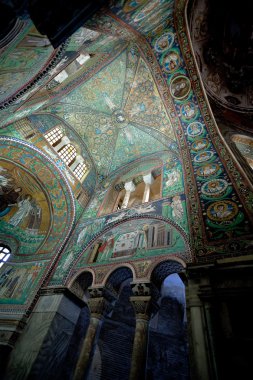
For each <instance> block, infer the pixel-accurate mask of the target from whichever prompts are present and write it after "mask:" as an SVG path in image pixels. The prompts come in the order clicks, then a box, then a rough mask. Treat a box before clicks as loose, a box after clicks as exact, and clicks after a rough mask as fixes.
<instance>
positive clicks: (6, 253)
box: [0, 245, 11, 268]
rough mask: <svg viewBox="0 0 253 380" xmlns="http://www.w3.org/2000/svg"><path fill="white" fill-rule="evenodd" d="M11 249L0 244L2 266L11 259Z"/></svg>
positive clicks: (0, 264) (0, 263)
mask: <svg viewBox="0 0 253 380" xmlns="http://www.w3.org/2000/svg"><path fill="white" fill-rule="evenodd" d="M10 255H11V250H10V249H9V248H8V247H6V246H5V247H4V246H2V245H0V268H1V267H2V266H3V265H4V263H5V262H6V261H7V260H8V259H9V257H10Z"/></svg>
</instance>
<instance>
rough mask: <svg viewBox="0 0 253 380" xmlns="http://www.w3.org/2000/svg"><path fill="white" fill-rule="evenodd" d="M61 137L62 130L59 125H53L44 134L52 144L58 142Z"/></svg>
mask: <svg viewBox="0 0 253 380" xmlns="http://www.w3.org/2000/svg"><path fill="white" fill-rule="evenodd" d="M62 137H63V131H62V129H61V128H59V127H55V128H54V129H51V131H49V132H48V133H46V134H45V138H46V139H47V141H48V142H49V143H50V144H51V145H54V144H55V143H56V142H58V141H59V140H60V139H61V138H62Z"/></svg>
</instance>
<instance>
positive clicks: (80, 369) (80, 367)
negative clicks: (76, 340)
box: [74, 316, 100, 380]
mask: <svg viewBox="0 0 253 380" xmlns="http://www.w3.org/2000/svg"><path fill="white" fill-rule="evenodd" d="M99 322H100V319H99V318H97V317H92V316H91V318H90V324H89V327H88V330H87V333H86V336H85V338H84V341H83V345H82V349H81V352H80V355H79V359H78V362H77V365H76V370H75V374H74V380H81V379H83V378H84V374H85V371H86V369H87V367H88V364H89V358H90V353H91V349H92V346H93V342H94V338H95V335H96V331H97V327H98V324H99Z"/></svg>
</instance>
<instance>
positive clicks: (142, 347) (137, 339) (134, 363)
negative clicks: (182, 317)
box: [130, 283, 151, 380]
mask: <svg viewBox="0 0 253 380" xmlns="http://www.w3.org/2000/svg"><path fill="white" fill-rule="evenodd" d="M149 285H150V284H144V283H141V284H132V291H133V294H134V295H133V296H132V297H130V301H131V302H132V304H133V307H134V310H135V314H136V327H135V335H134V345H133V352H132V360H131V371H130V380H138V379H144V376H145V366H146V353H147V335H148V322H149V312H148V311H149V304H150V299H151V296H150V287H149Z"/></svg>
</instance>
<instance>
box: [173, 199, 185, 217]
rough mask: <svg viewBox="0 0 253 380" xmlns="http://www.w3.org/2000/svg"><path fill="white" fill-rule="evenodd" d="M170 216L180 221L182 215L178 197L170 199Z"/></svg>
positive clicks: (181, 205)
mask: <svg viewBox="0 0 253 380" xmlns="http://www.w3.org/2000/svg"><path fill="white" fill-rule="evenodd" d="M171 208H172V216H173V217H174V218H176V219H182V216H183V215H184V209H183V204H182V201H181V198H180V196H179V195H176V196H175V197H173V198H172V202H171Z"/></svg>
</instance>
